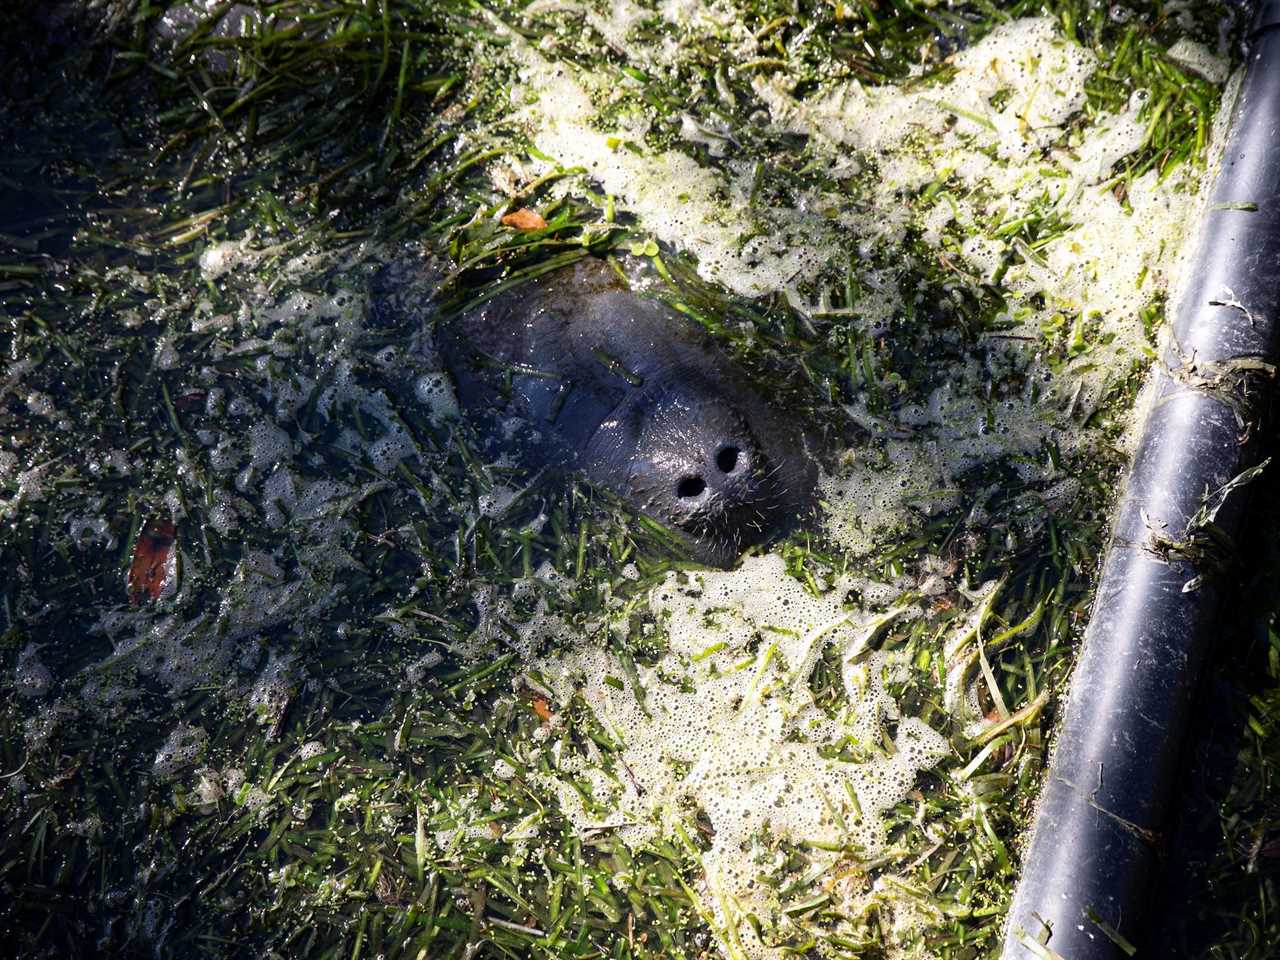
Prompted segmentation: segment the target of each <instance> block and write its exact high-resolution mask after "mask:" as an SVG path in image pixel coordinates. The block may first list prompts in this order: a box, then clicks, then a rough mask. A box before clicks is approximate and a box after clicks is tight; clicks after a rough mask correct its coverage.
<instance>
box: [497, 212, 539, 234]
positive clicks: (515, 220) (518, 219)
mask: <svg viewBox="0 0 1280 960" xmlns="http://www.w3.org/2000/svg"><path fill="white" fill-rule="evenodd" d="M502 225H503V226H504V227H514V228H515V229H516V230H545V229H546V228H547V221H545V220H543V219H542V217H541V216H539V215H538V213H537V211H535V210H530V209H529V208H528V207H521V208H520V209H519V210H513V211H511V212H510V213H508V214H507V215H506V216H505V217H503V218H502Z"/></svg>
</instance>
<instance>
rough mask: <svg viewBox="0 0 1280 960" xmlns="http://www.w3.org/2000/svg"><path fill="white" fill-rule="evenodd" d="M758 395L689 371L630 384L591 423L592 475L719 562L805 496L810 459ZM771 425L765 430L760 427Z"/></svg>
mask: <svg viewBox="0 0 1280 960" xmlns="http://www.w3.org/2000/svg"><path fill="white" fill-rule="evenodd" d="M779 430H780V428H779V427H778V426H777V424H776V423H775V422H773V420H772V418H769V417H768V413H767V410H766V409H765V408H764V407H763V405H762V404H759V403H758V402H753V398H751V397H748V396H745V395H741V394H737V393H736V392H733V391H728V392H726V391H724V390H723V389H715V388H713V386H712V385H711V384H709V383H707V382H705V381H702V380H701V379H700V378H698V377H697V376H687V375H686V376H683V377H681V378H679V379H678V380H675V381H670V380H669V381H667V383H666V384H665V385H664V386H661V387H658V388H657V389H646V390H643V391H639V392H637V393H636V394H635V395H633V396H632V397H630V398H628V400H627V401H626V402H624V403H623V404H621V405H620V406H619V407H618V408H617V409H616V410H615V411H614V412H613V414H612V415H611V416H610V417H609V418H607V419H606V421H605V422H604V423H602V424H601V426H600V429H599V431H597V434H596V437H595V438H593V441H592V446H593V447H595V451H594V452H595V453H596V454H597V456H588V457H584V458H583V460H584V463H586V464H600V465H603V466H604V467H605V468H606V469H605V470H603V471H599V470H596V469H590V468H589V472H591V473H594V474H597V476H596V477H595V478H596V479H599V480H603V481H604V482H605V483H606V485H608V486H610V487H612V488H613V489H615V490H616V491H617V492H618V493H620V494H622V495H623V496H625V497H627V498H628V499H630V500H632V501H633V502H634V503H636V504H637V505H638V506H639V507H640V509H641V510H643V511H644V512H645V513H647V514H649V515H650V516H652V517H653V518H654V519H656V520H658V521H660V522H661V523H663V524H664V525H666V526H668V527H671V528H674V529H676V530H679V531H680V532H681V533H683V534H684V535H685V537H686V538H687V540H688V543H689V546H690V550H691V553H692V555H693V556H694V557H695V558H696V559H698V560H700V561H701V562H703V563H707V564H712V565H715V566H721V567H724V566H728V565H730V564H732V563H733V561H734V560H736V559H737V558H738V556H739V555H740V554H741V553H742V551H743V550H745V549H746V548H747V547H749V546H751V545H753V544H757V543H763V542H765V541H766V540H768V539H769V538H770V537H771V536H772V535H774V534H776V533H778V532H779V530H781V529H783V528H784V527H786V526H787V525H788V524H789V523H790V522H791V521H793V520H794V519H795V518H796V516H797V515H798V514H799V513H800V512H801V510H800V508H801V507H802V506H803V505H804V504H805V503H807V501H808V497H809V493H808V491H809V490H811V488H812V477H811V476H810V474H811V471H812V463H811V462H810V461H809V459H808V456H807V454H805V453H804V452H803V450H802V449H800V448H799V447H798V446H796V445H794V444H792V443H790V442H789V441H787V440H786V438H785V437H784V436H783V435H782V434H781V433H778V431H779ZM771 432H774V433H777V435H776V436H773V437H770V436H769V433H771Z"/></svg>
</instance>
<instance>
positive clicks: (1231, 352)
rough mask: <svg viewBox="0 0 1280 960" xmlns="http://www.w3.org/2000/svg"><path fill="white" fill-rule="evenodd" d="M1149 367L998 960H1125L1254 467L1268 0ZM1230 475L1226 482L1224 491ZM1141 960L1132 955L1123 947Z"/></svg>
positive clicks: (1265, 282) (1271, 120)
mask: <svg viewBox="0 0 1280 960" xmlns="http://www.w3.org/2000/svg"><path fill="white" fill-rule="evenodd" d="M1249 42H1250V52H1249V58H1248V65H1247V69H1246V73H1245V78H1244V81H1243V86H1242V87H1241V90H1240V96H1239V99H1238V100H1237V102H1236V107H1235V113H1234V115H1233V118H1232V121H1233V122H1232V127H1231V131H1230V134H1229V136H1228V139H1227V143H1226V147H1225V151H1224V153H1223V158H1222V166H1221V169H1220V171H1219V174H1218V177H1217V180H1216V181H1215V183H1214V186H1213V192H1212V194H1211V195H1210V197H1209V202H1208V205H1207V208H1206V211H1205V214H1204V217H1203V220H1202V223H1201V228H1200V229H1201V232H1200V235H1199V244H1198V248H1197V252H1196V258H1195V260H1194V261H1193V262H1192V264H1191V266H1190V268H1189V269H1190V274H1189V276H1188V277H1187V278H1186V280H1185V285H1184V291H1183V295H1182V298H1181V300H1180V305H1179V307H1178V309H1177V314H1176V316H1175V317H1174V322H1173V330H1172V332H1173V336H1172V337H1171V338H1170V341H1169V343H1168V345H1167V346H1166V347H1165V348H1164V350H1163V351H1162V362H1161V365H1160V369H1159V370H1158V371H1157V372H1156V374H1155V376H1156V378H1157V379H1156V382H1155V383H1154V384H1153V390H1154V391H1155V399H1154V403H1153V405H1152V407H1151V412H1150V414H1149V415H1148V419H1147V422H1146V424H1145V426H1144V428H1143V433H1142V439H1141V442H1140V445H1139V448H1138V452H1137V456H1136V457H1135V459H1134V463H1133V468H1132V471H1131V473H1130V475H1129V479H1128V484H1127V488H1126V490H1125V493H1124V496H1123V498H1122V500H1121V502H1120V506H1119V508H1118V511H1117V516H1116V520H1115V528H1114V530H1113V533H1112V540H1111V544H1110V547H1109V550H1108V555H1107V560H1106V564H1105V565H1104V567H1103V571H1102V576H1101V579H1100V580H1099V583H1098V591H1097V597H1096V599H1095V601H1094V607H1093V615H1092V618H1091V620H1090V623H1089V627H1088V630H1087V631H1086V634H1085V639H1084V648H1083V651H1082V653H1081V657H1080V662H1079V664H1078V666H1077V667H1076V670H1075V673H1074V675H1073V677H1072V681H1071V688H1070V693H1069V696H1068V698H1067V702H1066V711H1065V714H1064V717H1063V720H1062V724H1061V727H1060V730H1059V732H1058V735H1057V739H1056V746H1055V750H1054V753H1053V757H1052V762H1051V764H1050V767H1049V773H1048V776H1047V778H1046V780H1045V784H1044V787H1043V789H1042V791H1041V795H1040V806H1039V811H1038V814H1037V816H1036V821H1035V826H1034V829H1033V832H1032V837H1031V842H1030V845H1029V847H1028V848H1027V850H1026V856H1025V858H1024V868H1023V873H1022V877H1021V880H1020V882H1019V885H1018V889H1017V892H1016V894H1015V896H1014V901H1013V906H1012V908H1011V910H1010V913H1009V920H1008V926H1007V928H1006V937H1005V946H1004V953H1003V956H1004V958H1005V960H1027V958H1032V957H1036V958H1040V960H1045V958H1056V957H1063V958H1065V960H1101V958H1107V960H1110V958H1124V957H1127V956H1129V955H1131V953H1132V952H1133V950H1134V949H1135V948H1141V947H1143V946H1144V945H1145V944H1146V943H1147V940H1148V936H1147V931H1148V930H1149V929H1150V927H1149V925H1150V924H1151V923H1152V922H1153V921H1154V920H1155V919H1156V916H1155V913H1154V911H1153V909H1152V904H1151V903H1150V902H1149V900H1150V897H1151V895H1152V880H1153V879H1154V877H1153V874H1154V872H1155V870H1156V869H1157V868H1158V866H1159V861H1160V858H1161V846H1162V842H1163V839H1164V830H1165V829H1166V821H1167V814H1168V812H1169V811H1168V806H1169V798H1170V794H1171V792H1172V788H1173V786H1174V778H1175V776H1176V775H1177V773H1178V770H1179V760H1180V757H1181V751H1182V747H1183V738H1184V734H1185V733H1186V730H1187V725H1188V709H1189V707H1190V705H1191V702H1192V695H1193V693H1194V691H1195V687H1196V684H1197V681H1198V679H1199V674H1200V669H1201V665H1202V663H1203V661H1204V658H1205V653H1206V650H1207V648H1208V646H1209V644H1210V643H1211V642H1212V641H1213V639H1214V636H1215V633H1216V631H1217V620H1216V617H1217V615H1218V614H1219V612H1220V602H1221V596H1222V592H1223V591H1222V588H1223V587H1224V586H1226V584H1225V583H1224V582H1223V578H1222V577H1218V578H1217V580H1215V568H1217V570H1218V571H1221V569H1222V568H1223V563H1221V562H1219V563H1215V561H1226V560H1227V558H1228V554H1229V552H1230V541H1231V540H1232V539H1233V538H1234V536H1235V534H1236V533H1237V532H1238V531H1239V529H1240V526H1241V522H1242V519H1243V511H1242V509H1241V508H1242V503H1243V500H1244V497H1243V491H1242V490H1241V487H1242V486H1243V480H1244V479H1247V477H1248V476H1249V475H1250V474H1249V471H1250V468H1251V467H1253V466H1254V465H1255V464H1256V463H1257V458H1258V456H1259V453H1258V445H1257V443H1256V442H1255V439H1256V437H1255V435H1256V433H1257V430H1256V429H1250V428H1251V427H1256V423H1255V420H1256V408H1257V406H1258V404H1257V401H1258V399H1259V398H1260V397H1261V396H1263V395H1264V391H1262V390H1260V389H1259V388H1260V384H1261V381H1262V380H1265V379H1267V378H1268V376H1269V374H1271V373H1274V368H1272V367H1270V366H1269V364H1270V362H1271V361H1272V360H1273V359H1274V353H1275V346H1276V343H1275V340H1276V338H1275V332H1276V319H1277V316H1278V313H1280V0H1270V2H1265V3H1262V4H1261V5H1260V7H1259V9H1258V14H1257V16H1256V18H1255V20H1254V24H1253V28H1252V31H1251V33H1250V37H1249ZM1236 478H1240V479H1241V481H1242V482H1241V483H1238V484H1233V483H1232V481H1233V479H1236ZM1137 955H1138V956H1139V957H1142V956H1146V955H1147V951H1146V950H1141V949H1139V951H1138V954H1137Z"/></svg>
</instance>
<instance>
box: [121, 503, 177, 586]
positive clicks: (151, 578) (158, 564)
mask: <svg viewBox="0 0 1280 960" xmlns="http://www.w3.org/2000/svg"><path fill="white" fill-rule="evenodd" d="M177 533H178V528H177V527H175V526H174V525H173V521H171V520H149V521H148V522H147V524H146V525H145V526H144V527H143V528H142V532H141V533H139V534H138V540H137V542H136V543H134V545H133V562H132V563H130V564H129V576H128V578H127V580H126V585H127V586H128V589H129V602H130V603H132V604H134V605H135V606H136V605H138V604H139V603H142V601H143V599H144V598H145V597H150V598H151V599H152V600H158V599H159V598H160V594H161V593H162V592H163V591H164V588H165V587H166V586H167V585H168V579H169V573H170V571H169V555H170V554H171V553H172V552H173V538H174V537H175V536H176V535H177Z"/></svg>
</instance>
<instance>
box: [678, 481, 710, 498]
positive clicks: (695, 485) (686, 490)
mask: <svg viewBox="0 0 1280 960" xmlns="http://www.w3.org/2000/svg"><path fill="white" fill-rule="evenodd" d="M705 489H707V481H705V480H703V479H702V478H701V477H681V478H680V482H679V483H677V484H676V496H677V497H679V498H680V499H681V500H689V499H691V498H692V497H696V496H698V494H700V493H702V491H703V490H705Z"/></svg>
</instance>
